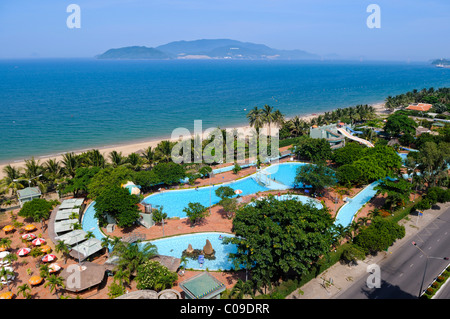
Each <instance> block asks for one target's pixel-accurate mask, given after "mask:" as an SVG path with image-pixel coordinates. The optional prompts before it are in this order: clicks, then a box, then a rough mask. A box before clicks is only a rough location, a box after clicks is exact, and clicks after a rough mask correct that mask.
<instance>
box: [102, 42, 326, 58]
mask: <svg viewBox="0 0 450 319" xmlns="http://www.w3.org/2000/svg"><path fill="white" fill-rule="evenodd" d="M97 58H98V59H180V58H188V59H189V58H205V59H207V58H210V59H240V60H264V59H279V60H311V59H319V58H320V57H319V56H318V55H315V54H312V53H308V52H305V51H301V50H278V49H273V48H270V47H268V46H266V45H264V44H255V43H250V42H241V41H236V40H230V39H203V40H194V41H174V42H170V43H167V44H164V45H160V46H158V47H156V48H148V47H144V46H132V47H125V48H119V49H111V50H108V51H106V52H105V53H103V54H100V55H98V56H97Z"/></svg>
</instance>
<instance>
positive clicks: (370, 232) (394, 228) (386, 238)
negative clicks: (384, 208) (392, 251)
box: [353, 217, 405, 254]
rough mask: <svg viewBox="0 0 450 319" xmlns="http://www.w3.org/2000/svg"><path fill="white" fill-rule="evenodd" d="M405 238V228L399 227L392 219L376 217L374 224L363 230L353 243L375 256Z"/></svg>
mask: <svg viewBox="0 0 450 319" xmlns="http://www.w3.org/2000/svg"><path fill="white" fill-rule="evenodd" d="M404 236H405V227H404V226H401V225H398V224H397V223H396V222H394V221H393V220H392V219H388V218H383V217H374V218H373V219H372V223H371V224H370V225H369V226H367V227H364V228H362V230H361V231H360V232H359V234H358V235H356V237H355V238H354V239H353V242H354V243H355V244H356V245H358V246H359V247H360V248H362V249H363V251H364V253H365V254H369V253H370V254H373V253H376V252H378V251H382V250H386V249H388V248H389V246H391V245H392V244H393V243H394V242H395V241H396V240H397V239H401V238H403V237H404Z"/></svg>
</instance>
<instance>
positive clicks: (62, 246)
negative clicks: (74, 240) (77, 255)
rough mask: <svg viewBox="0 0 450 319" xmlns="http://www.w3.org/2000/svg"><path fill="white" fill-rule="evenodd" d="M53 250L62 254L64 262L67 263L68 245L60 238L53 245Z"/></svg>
mask: <svg viewBox="0 0 450 319" xmlns="http://www.w3.org/2000/svg"><path fill="white" fill-rule="evenodd" d="M55 251H56V252H57V253H62V254H63V256H64V263H65V264H66V263H67V258H69V253H70V249H69V246H68V245H67V244H66V243H64V242H63V241H62V240H58V242H57V243H56V245H55Z"/></svg>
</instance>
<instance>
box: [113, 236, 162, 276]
mask: <svg viewBox="0 0 450 319" xmlns="http://www.w3.org/2000/svg"><path fill="white" fill-rule="evenodd" d="M138 244H139V241H138V242H135V243H131V244H130V243H126V242H123V241H121V242H119V243H118V244H117V245H116V246H115V247H114V250H113V251H112V253H111V255H112V256H118V257H119V262H118V265H117V269H119V270H122V271H123V272H126V273H128V274H129V276H132V275H133V276H134V275H135V272H136V271H137V269H138V267H139V265H140V264H142V263H143V262H144V261H147V260H148V259H150V258H151V257H153V256H154V255H155V254H156V253H157V249H156V246H155V245H153V244H152V243H146V244H145V245H144V246H140V245H138Z"/></svg>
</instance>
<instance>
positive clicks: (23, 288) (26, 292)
mask: <svg viewBox="0 0 450 319" xmlns="http://www.w3.org/2000/svg"><path fill="white" fill-rule="evenodd" d="M30 292H31V287H30V286H29V285H28V284H23V285H20V286H19V287H17V294H18V295H20V294H22V297H24V298H25V299H30V298H31V294H30Z"/></svg>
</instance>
